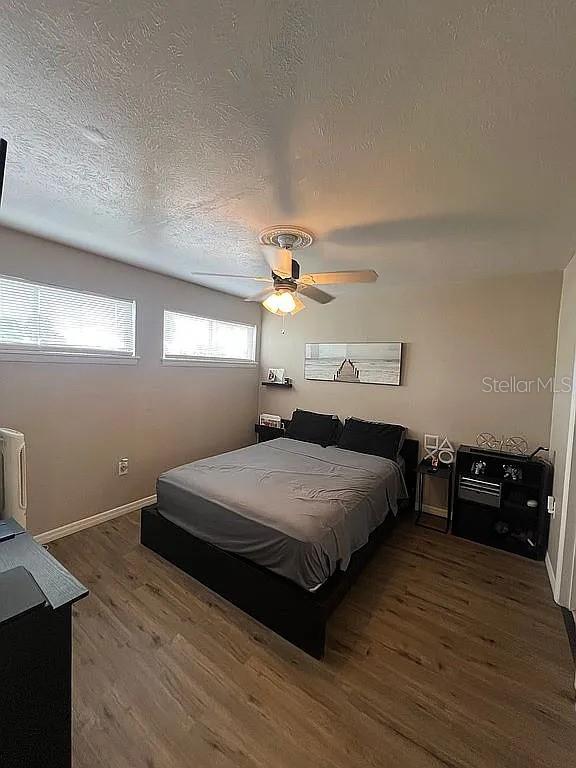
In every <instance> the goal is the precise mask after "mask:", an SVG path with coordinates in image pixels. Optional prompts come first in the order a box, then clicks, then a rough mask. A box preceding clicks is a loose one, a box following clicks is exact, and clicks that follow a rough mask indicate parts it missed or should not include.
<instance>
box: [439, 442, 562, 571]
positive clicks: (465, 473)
mask: <svg viewBox="0 0 576 768" xmlns="http://www.w3.org/2000/svg"><path fill="white" fill-rule="evenodd" d="M479 461H481V462H484V464H485V467H484V468H483V471H482V472H481V473H479V474H477V473H476V472H475V469H474V467H475V465H476V463H477V462H479ZM511 470H513V471H514V473H516V474H517V478H516V479H513V478H512V477H510V476H506V475H507V474H508V475H510V474H511ZM551 493H552V465H551V464H550V463H549V462H548V461H544V460H542V459H530V458H528V457H525V456H516V455H513V454H509V453H504V452H501V451H486V450H483V449H479V448H475V447H473V446H470V445H462V446H460V448H459V450H458V453H457V456H456V468H455V481H454V486H453V501H452V510H453V521H452V533H454V534H455V535H456V536H461V537H463V538H466V539H471V540H473V541H477V542H479V543H481V544H486V545H488V546H491V547H496V548H498V549H504V550H506V551H508V552H513V553H515V554H517V555H522V556H523V557H529V558H532V559H534V560H542V559H544V557H545V554H546V546H547V544H548V530H549V526H550V516H549V515H548V510H547V499H548V495H549V494H551ZM528 502H530V505H529V504H528Z"/></svg>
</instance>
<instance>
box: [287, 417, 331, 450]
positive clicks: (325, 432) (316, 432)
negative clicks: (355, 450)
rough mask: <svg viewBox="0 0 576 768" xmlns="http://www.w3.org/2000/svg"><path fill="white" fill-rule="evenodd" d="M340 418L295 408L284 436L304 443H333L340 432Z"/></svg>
mask: <svg viewBox="0 0 576 768" xmlns="http://www.w3.org/2000/svg"><path fill="white" fill-rule="evenodd" d="M341 426H342V425H341V424H340V419H339V418H338V416H330V415H329V414H326V413H314V412H313V411H301V410H300V409H299V408H297V409H296V410H295V411H294V413H293V414H292V419H291V421H290V424H289V425H288V428H287V429H286V437H291V438H292V439H293V440H304V441H305V442H306V443H318V445H324V446H326V445H334V444H335V443H336V442H337V441H338V436H339V434H340V428H341Z"/></svg>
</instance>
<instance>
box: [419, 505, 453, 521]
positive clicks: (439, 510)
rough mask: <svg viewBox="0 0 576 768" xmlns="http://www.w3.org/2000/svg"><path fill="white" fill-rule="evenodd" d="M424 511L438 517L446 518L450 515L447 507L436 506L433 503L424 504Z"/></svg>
mask: <svg viewBox="0 0 576 768" xmlns="http://www.w3.org/2000/svg"><path fill="white" fill-rule="evenodd" d="M422 512H424V513H426V514H427V515H435V516H436V517H443V518H446V517H447V516H448V510H447V509H446V507H435V506H434V505H433V504H422Z"/></svg>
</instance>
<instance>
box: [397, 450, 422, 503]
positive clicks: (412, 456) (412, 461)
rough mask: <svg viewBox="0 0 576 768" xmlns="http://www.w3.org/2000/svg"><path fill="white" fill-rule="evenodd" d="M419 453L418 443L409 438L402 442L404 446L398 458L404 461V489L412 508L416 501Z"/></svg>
mask: <svg viewBox="0 0 576 768" xmlns="http://www.w3.org/2000/svg"><path fill="white" fill-rule="evenodd" d="M419 452H420V443H419V442H418V440H414V439H412V438H411V437H407V438H406V440H404V445H403V446H402V450H401V451H400V456H402V458H403V459H404V463H405V465H406V468H405V471H404V476H405V478H406V487H407V488H408V495H409V496H410V504H411V505H412V506H414V501H415V499H416V477H417V474H416V469H417V467H418V455H419Z"/></svg>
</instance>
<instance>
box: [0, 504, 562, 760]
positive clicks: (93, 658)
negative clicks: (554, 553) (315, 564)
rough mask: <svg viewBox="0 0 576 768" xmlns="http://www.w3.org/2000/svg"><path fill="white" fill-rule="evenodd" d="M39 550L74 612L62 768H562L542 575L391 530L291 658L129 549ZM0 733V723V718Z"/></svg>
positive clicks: (276, 642) (449, 541) (105, 539)
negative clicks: (71, 579)
mask: <svg viewBox="0 0 576 768" xmlns="http://www.w3.org/2000/svg"><path fill="white" fill-rule="evenodd" d="M138 524H139V519H138V516H137V515H129V516H126V517H123V518H120V519H118V520H114V521H112V522H109V523H106V524H103V525H101V526H98V527H97V528H92V529H89V530H87V531H83V532H81V533H77V534H74V535H73V536H69V537H68V538H66V539H61V540H60V541H57V542H54V544H53V545H51V547H50V548H51V551H52V552H53V553H54V555H55V556H56V557H57V558H59V559H60V560H61V561H62V562H63V563H64V564H65V565H66V566H67V567H68V568H69V569H70V570H71V571H72V572H73V573H74V574H75V575H76V576H77V577H78V578H79V579H80V580H81V581H82V582H84V584H86V586H87V587H89V589H90V591H91V594H90V596H89V597H88V598H87V599H86V600H83V601H82V602H80V603H78V604H77V606H76V608H75V626H74V653H75V660H74V706H75V714H74V768H100V767H102V768H185V767H186V768H188V767H189V766H190V767H191V768H204V766H210V767H211V768H212V767H213V768H220V767H221V768H232V766H238V767H239V768H261V767H266V768H300V767H301V766H314V767H315V768H317V767H319V768H337V767H338V768H340V767H342V768H344V767H345V768H361V767H362V768H366V766H368V767H370V766H390V767H391V768H392V767H394V768H396V766H398V767H400V768H440V767H445V766H449V767H450V768H464V766H466V767H468V766H470V767H474V768H511V767H512V766H514V768H531V767H532V766H542V767H544V766H546V768H554V767H555V766H559V767H560V766H562V768H568V766H574V765H576V715H575V712H574V688H573V683H574V669H573V666H572V660H571V657H570V649H569V645H568V642H567V638H566V634H565V630H564V626H563V622H562V616H561V613H560V610H559V609H558V607H557V606H555V604H554V603H553V601H552V597H551V594H550V587H549V585H548V582H547V577H546V573H545V569H544V566H543V565H542V564H541V563H534V562H530V561H527V560H522V559H520V558H517V557H514V556H512V555H508V554H506V553H500V552H497V551H495V550H491V549H487V548H484V547H481V546H477V545H475V544H472V543H469V542H466V541H463V540H460V539H457V538H455V537H453V536H444V535H442V534H439V533H435V532H432V531H426V530H424V529H421V528H416V527H414V526H413V525H412V524H411V523H410V522H409V521H408V522H405V523H402V524H400V525H399V526H398V527H397V529H396V530H395V531H394V533H393V534H392V536H391V538H390V540H389V541H388V543H387V544H386V545H384V546H383V547H382V549H381V550H380V551H379V553H378V554H377V555H376V557H375V559H374V560H373V561H372V562H371V564H370V565H369V566H368V567H367V569H366V571H365V572H364V573H363V574H362V576H361V577H360V580H359V582H358V584H357V585H356V586H355V587H354V589H353V590H352V591H351V592H350V593H349V595H348V596H347V598H346V599H345V601H344V603H343V604H342V605H341V606H340V608H339V609H338V610H337V611H336V613H335V615H334V617H333V619H332V621H331V624H330V626H329V634H328V642H327V655H326V658H325V660H324V661H323V662H318V661H315V660H314V659H311V658H309V657H308V656H306V655H305V654H304V653H302V652H301V651H299V650H297V649H295V648H293V647H292V646H290V645H289V644H288V643H286V642H285V641H284V640H282V639H281V638H278V637H277V636H276V635H274V634H273V633H271V632H270V631H268V630H267V629H265V628H263V627H262V626H260V625H258V624H257V623H255V622H254V621H253V620H252V619H250V618H248V617H247V616H245V615H244V614H243V613H241V612H240V611H239V610H238V609H236V608H234V607H232V606H230V605H228V604H227V603H225V602H224V601H223V600H222V599H220V598H219V597H217V596H215V595H213V594H212V593H210V592H209V591H208V590H207V589H205V588H204V587H202V586H201V585H200V584H198V583H196V582H194V581H193V580H192V579H191V578H189V577H188V576H186V575H184V574H183V573H181V572H179V571H178V570H177V569H176V568H174V567H173V566H171V565H170V564H168V563H166V562H164V561H163V560H162V559H161V558H159V557H157V556H156V555H154V554H152V553H151V552H149V551H147V550H145V549H144V548H142V547H141V546H140V545H139V543H138ZM0 717H1V715H0Z"/></svg>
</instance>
